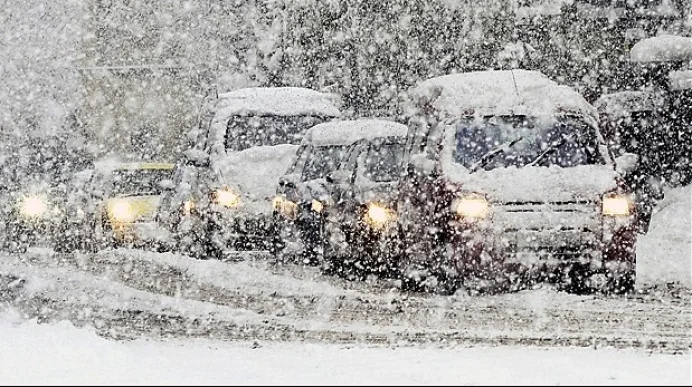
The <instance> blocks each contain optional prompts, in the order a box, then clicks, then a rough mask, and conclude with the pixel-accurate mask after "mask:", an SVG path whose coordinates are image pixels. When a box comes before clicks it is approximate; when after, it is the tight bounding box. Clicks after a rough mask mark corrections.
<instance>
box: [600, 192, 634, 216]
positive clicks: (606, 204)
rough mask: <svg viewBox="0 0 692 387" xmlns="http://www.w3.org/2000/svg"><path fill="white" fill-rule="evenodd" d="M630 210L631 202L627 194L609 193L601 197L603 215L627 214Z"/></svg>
mask: <svg viewBox="0 0 692 387" xmlns="http://www.w3.org/2000/svg"><path fill="white" fill-rule="evenodd" d="M631 211H632V202H631V201H630V199H629V198H628V197H627V196H623V195H609V196H604V197H603V215H609V216H627V215H629V214H630V213H631Z"/></svg>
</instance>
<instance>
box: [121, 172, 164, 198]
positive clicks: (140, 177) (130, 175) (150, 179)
mask: <svg viewBox="0 0 692 387" xmlns="http://www.w3.org/2000/svg"><path fill="white" fill-rule="evenodd" d="M172 177H173V170H169V169H133V170H118V171H115V172H113V190H112V192H111V195H112V196H139V195H161V193H162V192H163V189H162V188H161V186H160V185H159V184H160V183H161V182H162V181H163V180H166V179H172Z"/></svg>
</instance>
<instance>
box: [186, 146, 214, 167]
mask: <svg viewBox="0 0 692 387" xmlns="http://www.w3.org/2000/svg"><path fill="white" fill-rule="evenodd" d="M183 161H184V163H185V164H186V165H192V166H193V167H199V168H206V167H209V155H208V154H207V153H205V152H203V151H200V150H197V149H188V150H186V151H185V152H183Z"/></svg>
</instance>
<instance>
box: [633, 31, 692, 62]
mask: <svg viewBox="0 0 692 387" xmlns="http://www.w3.org/2000/svg"><path fill="white" fill-rule="evenodd" d="M630 60H631V61H633V62H674V61H692V38H690V37H684V36H676V35H660V36H654V37H651V38H647V39H643V40H640V41H639V42H637V43H636V44H635V45H634V46H633V47H632V49H631V50H630Z"/></svg>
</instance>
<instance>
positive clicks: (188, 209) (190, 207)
mask: <svg viewBox="0 0 692 387" xmlns="http://www.w3.org/2000/svg"><path fill="white" fill-rule="evenodd" d="M195 208H197V205H196V204H195V202H194V201H193V200H186V201H185V202H184V203H183V208H182V210H183V215H190V214H192V213H193V212H194V211H195Z"/></svg>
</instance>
